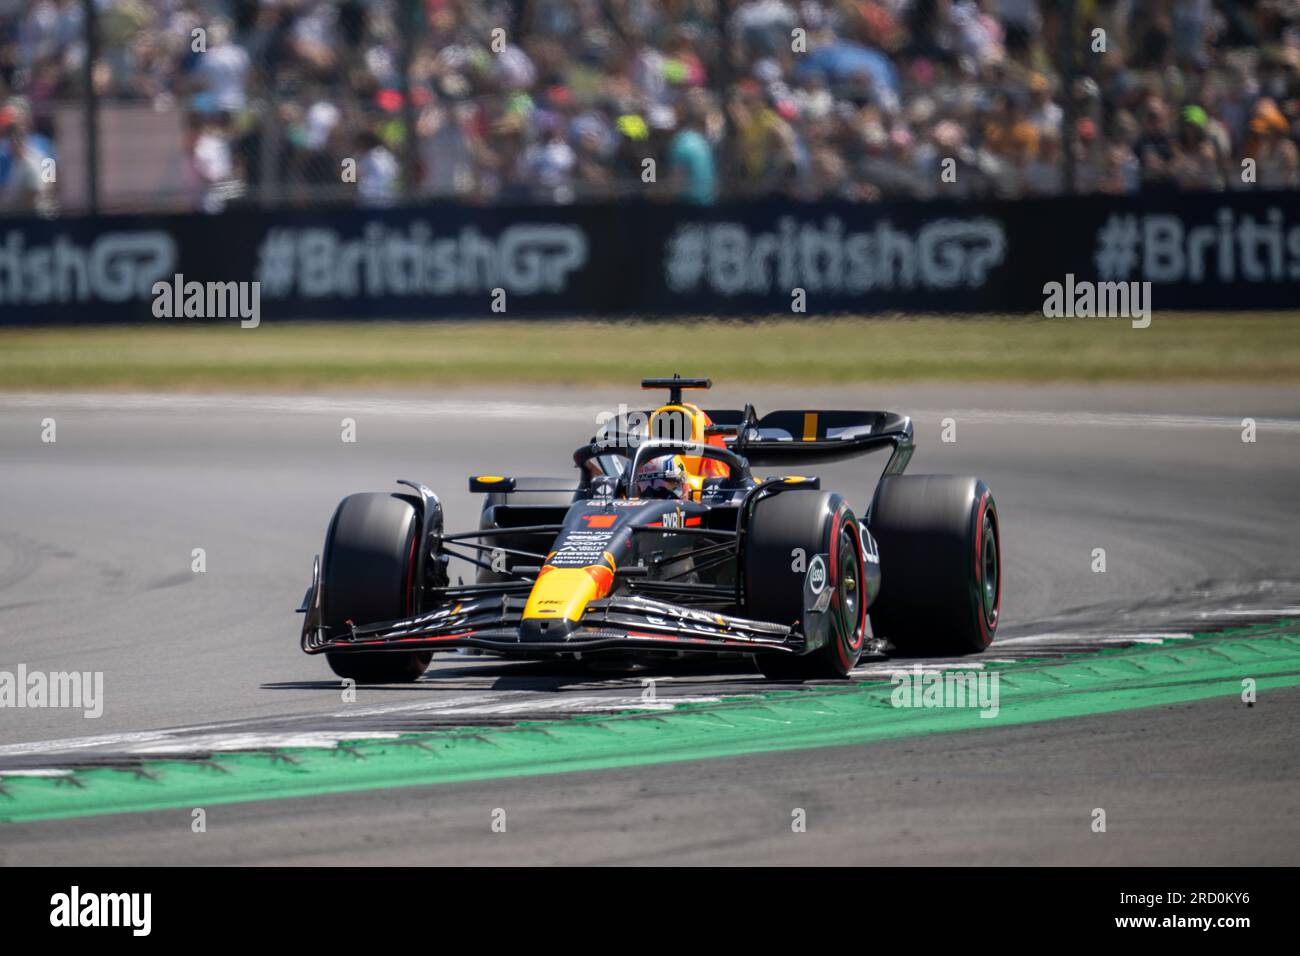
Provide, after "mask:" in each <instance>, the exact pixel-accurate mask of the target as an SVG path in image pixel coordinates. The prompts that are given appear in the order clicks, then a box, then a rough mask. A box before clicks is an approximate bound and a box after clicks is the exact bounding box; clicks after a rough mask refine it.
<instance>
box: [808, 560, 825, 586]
mask: <svg viewBox="0 0 1300 956" xmlns="http://www.w3.org/2000/svg"><path fill="white" fill-rule="evenodd" d="M808 587H810V588H811V589H812V593H813V594H821V593H822V591H824V590H825V589H826V562H825V561H823V560H822V556H821V555H820V554H819V555H817V556H815V557H814V558H813V559H812V562H811V563H810V564H809V565H808Z"/></svg>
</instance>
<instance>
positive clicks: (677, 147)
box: [668, 91, 717, 206]
mask: <svg viewBox="0 0 1300 956" xmlns="http://www.w3.org/2000/svg"><path fill="white" fill-rule="evenodd" d="M697 92H699V91H697ZM679 118H680V123H681V128H680V129H679V130H678V131H677V134H676V135H675V136H673V138H672V141H671V142H670V143H669V146H668V183H669V188H670V189H671V191H672V195H673V196H674V198H677V199H680V200H682V201H683V202H688V203H692V204H694V205H697V206H708V205H711V204H712V203H713V202H714V201H715V200H716V199H717V169H716V167H715V165H714V162H713V148H712V147H711V146H710V145H709V140H708V137H707V135H706V130H707V106H706V104H705V103H704V101H703V98H702V96H690V97H687V99H686V101H685V102H684V103H683V105H682V107H681V109H680V110H679Z"/></svg>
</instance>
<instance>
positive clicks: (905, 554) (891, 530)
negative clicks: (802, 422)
mask: <svg viewBox="0 0 1300 956" xmlns="http://www.w3.org/2000/svg"><path fill="white" fill-rule="evenodd" d="M868 527H869V528H870V531H871V534H872V535H873V536H874V537H875V539H876V544H877V546H878V549H879V553H880V594H879V596H878V597H877V598H876V601H875V603H874V604H873V605H872V607H871V630H872V634H873V635H874V636H875V637H877V638H885V639H886V640H888V641H889V643H891V644H893V645H894V648H895V650H896V651H897V653H898V654H900V655H906V656H933V655H940V656H944V655H959V654H972V653H975V652H978V651H982V650H984V648H986V647H988V646H989V644H991V643H992V642H993V635H994V634H995V633H996V632H997V628H998V614H999V611H1000V607H1001V601H1002V550H1001V549H1002V533H1001V528H1000V526H999V524H998V509H997V505H996V504H994V502H993V495H992V494H990V492H989V489H988V486H987V485H985V484H984V482H982V481H980V480H979V479H978V478H959V477H955V476H949V475H895V476H890V477H886V478H882V479H881V481H880V484H879V486H878V487H877V488H876V496H875V499H874V500H873V502H872V505H871V518H870V521H869V524H868Z"/></svg>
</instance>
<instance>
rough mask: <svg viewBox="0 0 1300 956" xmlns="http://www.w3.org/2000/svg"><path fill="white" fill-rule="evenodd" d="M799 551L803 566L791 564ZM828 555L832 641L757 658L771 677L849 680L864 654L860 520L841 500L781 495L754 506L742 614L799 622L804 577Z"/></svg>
mask: <svg viewBox="0 0 1300 956" xmlns="http://www.w3.org/2000/svg"><path fill="white" fill-rule="evenodd" d="M800 553H802V555H803V561H804V563H803V564H802V565H800V564H796V562H797V561H798V555H799V554H800ZM818 554H826V555H829V556H830V562H829V564H830V566H829V568H828V569H827V587H831V588H834V589H835V590H834V591H833V593H832V599H831V606H830V609H829V611H828V613H830V614H831V615H832V619H831V623H832V626H831V629H830V639H829V640H828V641H827V643H826V644H824V645H822V646H821V647H819V648H817V649H815V650H813V651H812V652H810V653H808V654H804V655H800V656H795V655H793V654H758V655H755V662H756V663H757V664H758V668H759V670H761V671H762V672H763V675H764V676H766V677H768V678H770V679H772V680H813V679H818V678H830V679H834V678H842V677H846V676H848V673H849V671H851V670H852V669H853V668H854V667H855V666H857V663H858V658H859V657H861V655H862V648H863V645H864V643H865V633H866V613H865V605H866V597H865V595H864V593H863V589H864V584H865V581H866V577H867V575H866V571H865V568H864V555H863V553H862V537H861V535H860V534H859V532H858V522H857V518H856V517H854V515H853V511H852V509H850V508H849V506H848V503H847V502H845V501H844V499H843V498H841V497H840V496H839V495H836V494H831V493H829V492H824V491H783V492H780V493H778V494H775V495H773V496H771V497H770V498H765V499H763V500H762V501H759V502H758V504H757V505H756V506H755V508H754V515H753V518H752V520H751V521H750V524H749V530H748V532H747V533H746V536H745V613H746V616H748V617H752V618H755V619H757V620H761V621H772V622H775V623H778V624H796V623H798V622H799V621H800V620H801V618H802V617H803V603H804V601H803V593H804V576H805V575H804V573H802V572H801V571H800V570H799V568H801V567H802V568H805V569H806V567H807V563H806V562H809V561H811V560H812V559H813V557H814V556H815V555H818Z"/></svg>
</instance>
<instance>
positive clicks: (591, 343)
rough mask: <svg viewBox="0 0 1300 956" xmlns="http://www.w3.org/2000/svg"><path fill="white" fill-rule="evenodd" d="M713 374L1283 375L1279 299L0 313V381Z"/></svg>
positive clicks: (1299, 354) (286, 382)
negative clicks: (658, 314)
mask: <svg viewBox="0 0 1300 956" xmlns="http://www.w3.org/2000/svg"><path fill="white" fill-rule="evenodd" d="M669 367H671V368H673V369H677V370H680V371H681V372H682V373H683V374H709V375H712V376H714V377H715V378H718V379H722V380H724V381H727V382H774V383H791V384H803V383H820V384H832V383H850V382H861V381H871V382H882V381H908V380H946V381H954V382H995V381H996V382H1002V381H1018V382H1134V383H1149V382H1180V381H1182V382H1241V383H1288V382H1296V381H1300V318H1297V317H1296V316H1294V315H1291V314H1287V313H1238V314H1224V313H1185V314H1166V315H1157V316H1156V317H1155V319H1154V320H1153V322H1152V324H1151V326H1150V327H1149V328H1146V329H1134V328H1132V327H1131V325H1130V323H1129V322H1128V321H1127V320H1124V319H1042V318H1005V317H987V316H981V317H960V318H959V317H925V318H915V319H904V318H838V319H827V320H822V319H815V318H800V319H797V320H792V319H772V320H764V321H753V322H741V321H731V322H724V321H712V320H703V319H701V320H698V321H646V322H637V323H631V322H617V323H615V322H599V321H582V322H576V321H559V320H541V319H538V320H515V321H497V320H488V321H481V322H429V323H398V322H348V323H340V322H279V323H276V322H267V323H265V324H263V325H262V326H261V327H259V328H256V329H247V330H245V329H240V328H239V327H238V325H237V324H233V323H232V324H228V325H223V326H213V325H204V326H197V327H185V326H177V325H158V326H125V327H105V328H98V327H94V326H83V327H75V328H55V329H32V328H21V329H17V328H10V329H0V389H4V390H10V391H13V390H76V389H91V390H140V389H144V390H204V391H207V390H250V389H256V390H286V391H287V390H294V389H305V388H310V389H332V388H367V389H373V388H421V387H430V386H439V385H473V384H480V383H484V382H492V383H502V382H506V383H511V384H516V385H540V384H559V383H563V384H589V385H599V384H614V383H620V384H622V383H626V382H627V381H628V380H629V379H632V378H636V377H639V376H641V375H659V374H663V371H664V369H665V368H669Z"/></svg>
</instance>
